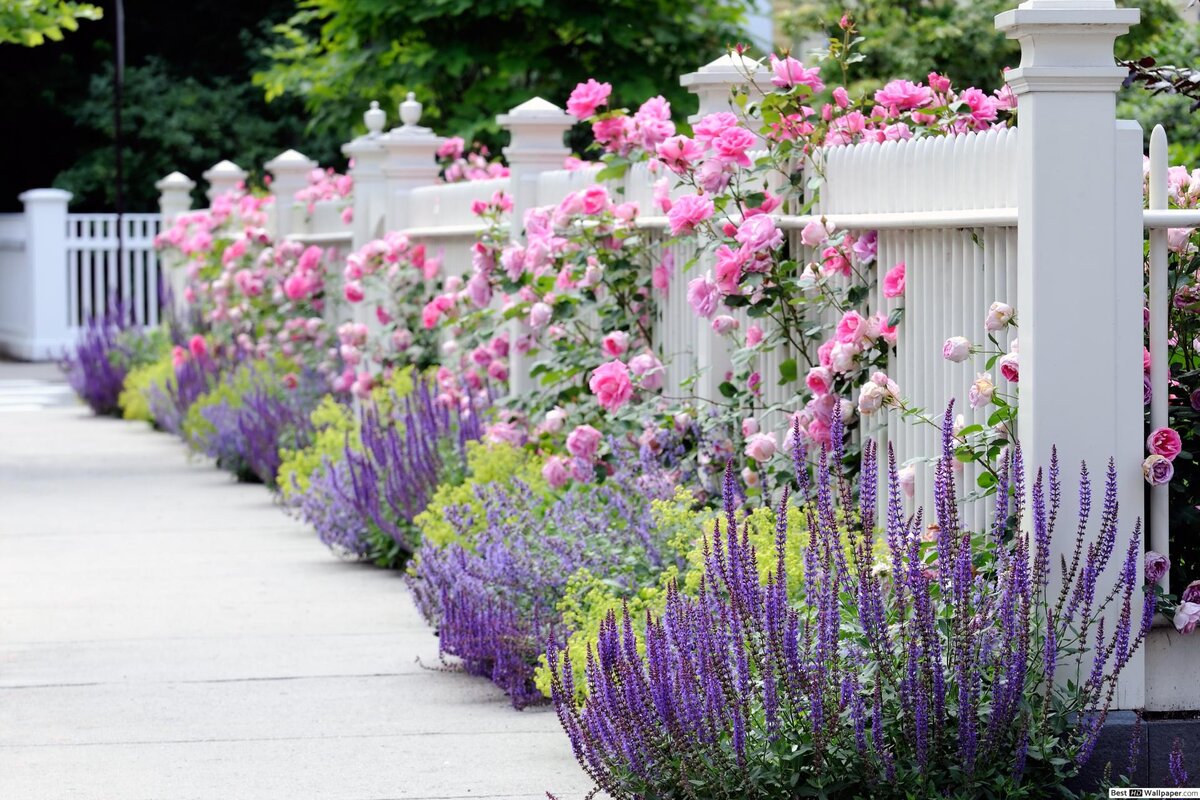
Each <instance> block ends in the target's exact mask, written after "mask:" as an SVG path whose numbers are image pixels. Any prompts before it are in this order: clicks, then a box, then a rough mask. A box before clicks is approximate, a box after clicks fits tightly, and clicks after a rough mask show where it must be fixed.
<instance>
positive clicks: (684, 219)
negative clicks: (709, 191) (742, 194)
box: [667, 194, 715, 236]
mask: <svg viewBox="0 0 1200 800" xmlns="http://www.w3.org/2000/svg"><path fill="white" fill-rule="evenodd" d="M714 210H715V209H714V207H713V201H712V200H711V199H709V197H708V195H704V194H685V195H684V196H683V197H681V198H679V199H678V200H676V201H675V203H674V205H672V206H671V210H670V211H668V212H667V220H668V221H669V222H670V223H671V235H672V236H678V235H679V234H680V233H691V232H692V231H693V230H695V229H696V226H697V225H699V224H700V223H701V222H704V220H706V219H709V218H710V217H712V215H713V211H714Z"/></svg>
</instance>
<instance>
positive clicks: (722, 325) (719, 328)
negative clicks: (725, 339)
mask: <svg viewBox="0 0 1200 800" xmlns="http://www.w3.org/2000/svg"><path fill="white" fill-rule="evenodd" d="M738 325H739V323H738V321H737V320H736V319H734V318H733V317H731V316H729V315H728V314H722V315H721V316H719V317H717V318H716V319H714V320H713V321H712V329H713V332H714V333H716V334H717V335H719V336H724V335H725V334H727V333H732V332H733V331H736V330H737V329H738Z"/></svg>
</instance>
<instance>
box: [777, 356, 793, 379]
mask: <svg viewBox="0 0 1200 800" xmlns="http://www.w3.org/2000/svg"><path fill="white" fill-rule="evenodd" d="M796 376H797V369H796V359H794V358H789V359H788V360H787V361H784V362H783V363H782V364H780V365H779V382H780V383H781V384H784V383H791V382H792V381H794V380H796Z"/></svg>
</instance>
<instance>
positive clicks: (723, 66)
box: [679, 52, 769, 87]
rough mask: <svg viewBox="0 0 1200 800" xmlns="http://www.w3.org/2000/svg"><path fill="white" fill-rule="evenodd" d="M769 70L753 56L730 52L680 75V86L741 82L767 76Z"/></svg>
mask: <svg viewBox="0 0 1200 800" xmlns="http://www.w3.org/2000/svg"><path fill="white" fill-rule="evenodd" d="M768 73H769V70H768V69H767V68H766V67H764V66H763V65H762V64H760V63H759V62H758V61H756V60H755V59H753V58H747V57H746V56H744V55H742V54H740V53H734V52H729V53H726V54H725V55H723V56H721V57H720V58H716V59H713V60H712V61H710V62H708V63H707V64H705V65H704V66H702V67H700V68H699V69H698V70H696V71H695V72H689V73H687V74H686V75H681V76H680V77H679V85H680V86H685V87H686V86H705V85H712V84H725V85H733V84H741V83H746V82H747V81H748V80H750V79H752V78H759V77H766V75H767V74H768Z"/></svg>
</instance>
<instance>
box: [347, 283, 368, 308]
mask: <svg viewBox="0 0 1200 800" xmlns="http://www.w3.org/2000/svg"><path fill="white" fill-rule="evenodd" d="M342 293H343V294H344V295H345V297H346V300H347V301H348V302H350V303H361V302H362V300H363V298H364V297H365V296H366V295H365V294H363V288H362V284H361V283H359V282H358V281H347V282H346V285H345V286H343V287H342Z"/></svg>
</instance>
